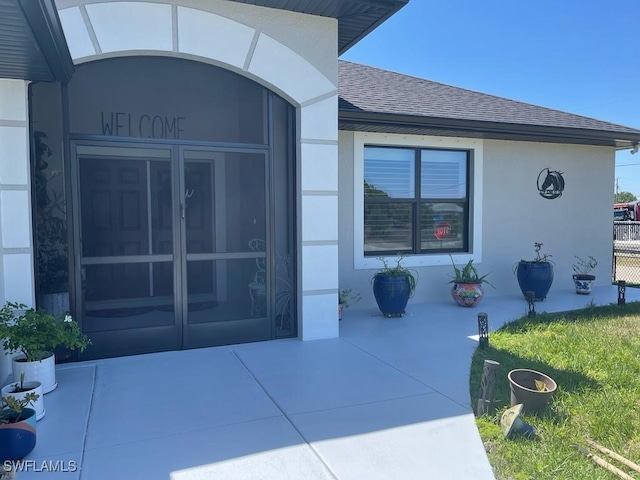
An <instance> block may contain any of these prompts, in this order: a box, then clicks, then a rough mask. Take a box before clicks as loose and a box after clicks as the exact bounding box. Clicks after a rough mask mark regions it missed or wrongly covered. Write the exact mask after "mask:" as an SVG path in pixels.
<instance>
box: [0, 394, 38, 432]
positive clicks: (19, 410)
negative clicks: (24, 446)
mask: <svg viewBox="0 0 640 480" xmlns="http://www.w3.org/2000/svg"><path fill="white" fill-rule="evenodd" d="M38 398H39V395H38V394H37V393H34V392H31V393H27V394H26V395H25V396H24V398H22V399H17V398H16V397H0V425H6V424H9V423H18V422H20V421H21V420H23V417H24V409H25V408H27V407H28V406H33V404H34V403H35V402H36V400H38Z"/></svg>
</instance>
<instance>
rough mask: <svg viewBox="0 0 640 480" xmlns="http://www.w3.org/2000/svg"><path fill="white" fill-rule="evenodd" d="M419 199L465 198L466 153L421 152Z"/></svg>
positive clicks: (445, 151) (446, 151)
mask: <svg viewBox="0 0 640 480" xmlns="http://www.w3.org/2000/svg"><path fill="white" fill-rule="evenodd" d="M420 162H421V168H422V172H421V178H420V189H421V198H465V197H466V196H467V152H460V151H451V150H422V152H421V154H420Z"/></svg>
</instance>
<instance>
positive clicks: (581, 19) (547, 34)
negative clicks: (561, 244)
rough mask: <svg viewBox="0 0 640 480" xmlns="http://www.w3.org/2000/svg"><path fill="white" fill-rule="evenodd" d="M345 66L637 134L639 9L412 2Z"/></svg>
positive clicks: (624, 157) (615, 3) (634, 176)
mask: <svg viewBox="0 0 640 480" xmlns="http://www.w3.org/2000/svg"><path fill="white" fill-rule="evenodd" d="M341 58H342V59H344V60H350V61H353V62H359V63H365V64H367V65H372V66H375V67H380V68H384V69H388V70H393V71H396V72H401V73H406V74H409V75H415V76H418V77H422V78H428V79H429V80H433V81H436V82H442V83H446V84H449V85H454V86H457V87H462V88H468V89H470V90H476V91H479V92H485V93H490V94H493V95H499V96H502V97H507V98H511V99H514V100H520V101H523V102H528V103H533V104H535V105H541V106H545V107H550V108H555V109H558V110H563V111H566V112H571V113H576V114H579V115H585V116H588V117H594V118H598V119H600V120H606V121H609V122H613V123H618V124H621V125H625V126H628V127H634V128H638V129H640V0H587V1H585V0H581V1H577V0H560V1H558V0H555V1H550V0H538V1H536V2H523V1H519V0H515V1H514V0H485V1H482V2H479V1H477V0H411V1H410V2H409V4H408V5H407V6H406V7H404V8H403V9H402V10H400V12H398V13H397V14H396V15H394V16H393V17H391V18H390V19H389V20H387V22H386V23H384V24H382V25H381V26H380V27H378V28H377V29H376V30H374V31H373V32H372V33H371V34H369V35H368V36H367V37H365V38H364V39H363V40H361V41H360V43H359V44H357V45H356V46H355V47H353V48H351V49H350V50H349V51H348V52H346V53H345V54H344V55H343V56H342V57H341ZM624 165H627V166H624ZM616 178H617V181H618V188H619V189H620V190H621V191H622V190H626V191H630V192H632V193H634V194H635V195H637V196H638V197H640V153H638V154H636V155H631V154H630V153H629V151H628V150H627V151H623V152H618V153H617V154H616ZM611 188H612V191H614V189H615V185H612V186H611Z"/></svg>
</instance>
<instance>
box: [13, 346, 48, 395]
mask: <svg viewBox="0 0 640 480" xmlns="http://www.w3.org/2000/svg"><path fill="white" fill-rule="evenodd" d="M11 366H12V367H13V381H14V382H19V381H20V375H21V374H22V373H24V381H25V382H31V381H35V382H40V383H41V384H42V393H49V392H51V391H52V390H54V389H55V388H56V387H57V386H58V383H57V382H56V357H55V356H54V355H53V353H52V354H51V355H50V356H48V357H47V358H45V359H43V360H39V361H37V362H26V361H25V356H24V355H18V356H16V357H13V360H12V361H11Z"/></svg>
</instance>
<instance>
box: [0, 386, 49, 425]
mask: <svg viewBox="0 0 640 480" xmlns="http://www.w3.org/2000/svg"><path fill="white" fill-rule="evenodd" d="M18 386H20V382H19V381H18V382H14V383H10V384H9V385H6V386H4V387H2V396H3V397H15V398H16V399H17V400H22V399H24V397H25V395H27V393H31V392H34V393H36V394H37V395H38V400H36V401H35V402H34V403H33V405H27V407H29V408H33V409H34V410H35V411H36V420H40V419H41V418H42V417H44V414H45V413H46V412H45V409H44V394H43V392H42V385H41V384H40V382H35V381H34V382H26V381H25V382H24V383H23V386H24V388H28V389H29V391H28V392H15V393H14V392H13V389H14V387H18Z"/></svg>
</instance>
